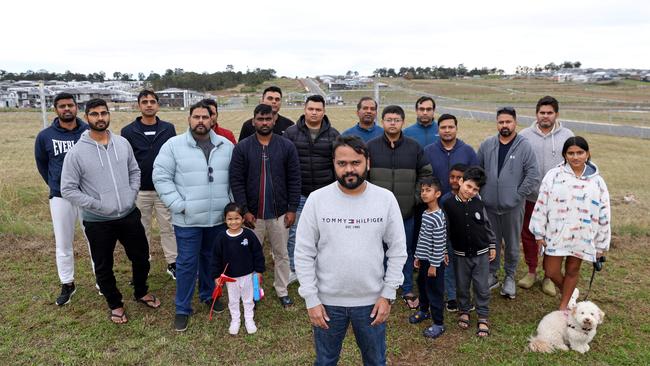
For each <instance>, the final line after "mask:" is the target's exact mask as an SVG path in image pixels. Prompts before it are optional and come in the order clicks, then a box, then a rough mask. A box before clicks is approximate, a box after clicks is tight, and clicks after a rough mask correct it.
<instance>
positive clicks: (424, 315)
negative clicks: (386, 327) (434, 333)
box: [409, 310, 431, 324]
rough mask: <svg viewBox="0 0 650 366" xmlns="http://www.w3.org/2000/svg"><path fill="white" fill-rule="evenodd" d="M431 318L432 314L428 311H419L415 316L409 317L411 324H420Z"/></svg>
mask: <svg viewBox="0 0 650 366" xmlns="http://www.w3.org/2000/svg"><path fill="white" fill-rule="evenodd" d="M430 318H431V314H430V313H429V312H426V311H422V310H418V311H417V312H416V313H415V314H413V315H411V316H409V323H411V324H418V323H421V322H423V321H425V320H427V319H430Z"/></svg>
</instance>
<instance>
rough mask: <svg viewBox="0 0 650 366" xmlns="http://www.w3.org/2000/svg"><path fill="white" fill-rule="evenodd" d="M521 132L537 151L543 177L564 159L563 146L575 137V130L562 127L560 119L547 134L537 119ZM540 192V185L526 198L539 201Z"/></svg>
mask: <svg viewBox="0 0 650 366" xmlns="http://www.w3.org/2000/svg"><path fill="white" fill-rule="evenodd" d="M519 134H520V135H521V136H523V137H525V138H526V139H527V140H528V142H530V145H531V146H532V147H533V152H535V156H536V157H537V166H538V168H539V176H540V177H542V178H543V177H544V176H545V175H546V173H548V171H549V170H551V169H552V168H554V167H556V166H557V165H558V164H560V163H561V162H562V161H564V158H562V147H563V146H564V142H565V141H566V140H567V139H568V138H569V137H573V132H572V131H571V130H570V129H568V128H566V127H562V124H560V122H559V121H557V122H555V126H553V129H552V130H551V132H550V133H548V134H546V135H544V134H543V133H542V131H540V129H539V127H538V126H537V121H535V122H533V124H532V125H530V127H526V128H524V129H523V130H521V132H520V133H519ZM538 194H539V185H537V187H535V190H534V191H533V193H531V194H529V195H528V196H527V197H526V200H527V201H530V202H535V201H537V195H538Z"/></svg>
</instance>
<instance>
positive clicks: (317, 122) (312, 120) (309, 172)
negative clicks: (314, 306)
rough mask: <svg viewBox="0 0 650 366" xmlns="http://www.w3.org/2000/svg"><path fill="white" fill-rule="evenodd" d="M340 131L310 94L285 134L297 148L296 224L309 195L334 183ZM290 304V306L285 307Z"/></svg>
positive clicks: (293, 240) (291, 236) (290, 245)
mask: <svg viewBox="0 0 650 366" xmlns="http://www.w3.org/2000/svg"><path fill="white" fill-rule="evenodd" d="M338 135H339V132H338V131H337V130H336V129H335V128H334V127H333V126H332V124H331V123H330V120H329V118H328V117H327V115H326V114H325V99H324V98H323V97H322V96H320V95H317V94H316V95H311V96H309V97H307V100H306V101H305V114H303V115H302V116H300V118H299V119H298V122H297V123H296V124H295V125H294V126H291V127H289V128H287V130H286V131H285V133H284V135H283V136H284V137H286V138H288V139H289V140H291V142H293V144H294V145H295V146H296V150H298V159H299V160H300V177H301V188H300V204H299V205H298V211H297V212H296V222H298V221H300V212H302V208H303V207H304V205H305V201H306V200H307V197H308V196H309V195H310V194H311V192H313V191H315V190H317V189H319V188H322V187H324V186H326V185H328V184H330V183H332V182H333V181H334V180H335V177H334V168H333V167H332V143H333V142H334V140H335V139H336V137H337V136H338ZM296 227H297V225H296V224H294V225H293V226H291V229H289V240H288V241H287V250H288V251H289V265H290V267H291V271H292V273H291V275H290V276H289V283H291V282H293V281H295V280H296V274H295V272H294V261H293V251H294V247H295V243H296ZM286 305H291V304H286Z"/></svg>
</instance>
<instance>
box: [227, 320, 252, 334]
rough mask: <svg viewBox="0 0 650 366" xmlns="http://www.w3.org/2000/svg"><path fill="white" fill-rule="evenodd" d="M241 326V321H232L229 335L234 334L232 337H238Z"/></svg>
mask: <svg viewBox="0 0 650 366" xmlns="http://www.w3.org/2000/svg"><path fill="white" fill-rule="evenodd" d="M240 324H241V323H240V322H239V319H237V320H235V319H233V320H231V321H230V328H228V333H230V334H232V335H237V334H239V326H240ZM247 328H248V327H247Z"/></svg>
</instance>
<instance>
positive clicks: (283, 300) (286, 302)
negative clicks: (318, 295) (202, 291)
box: [280, 296, 293, 309]
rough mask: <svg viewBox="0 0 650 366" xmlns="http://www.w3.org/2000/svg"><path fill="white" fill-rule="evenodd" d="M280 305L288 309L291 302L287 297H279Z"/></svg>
mask: <svg viewBox="0 0 650 366" xmlns="http://www.w3.org/2000/svg"><path fill="white" fill-rule="evenodd" d="M280 304H282V306H284V307H285V309H286V308H288V307H290V306H292V305H293V300H291V298H290V297H289V296H281V297H280Z"/></svg>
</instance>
